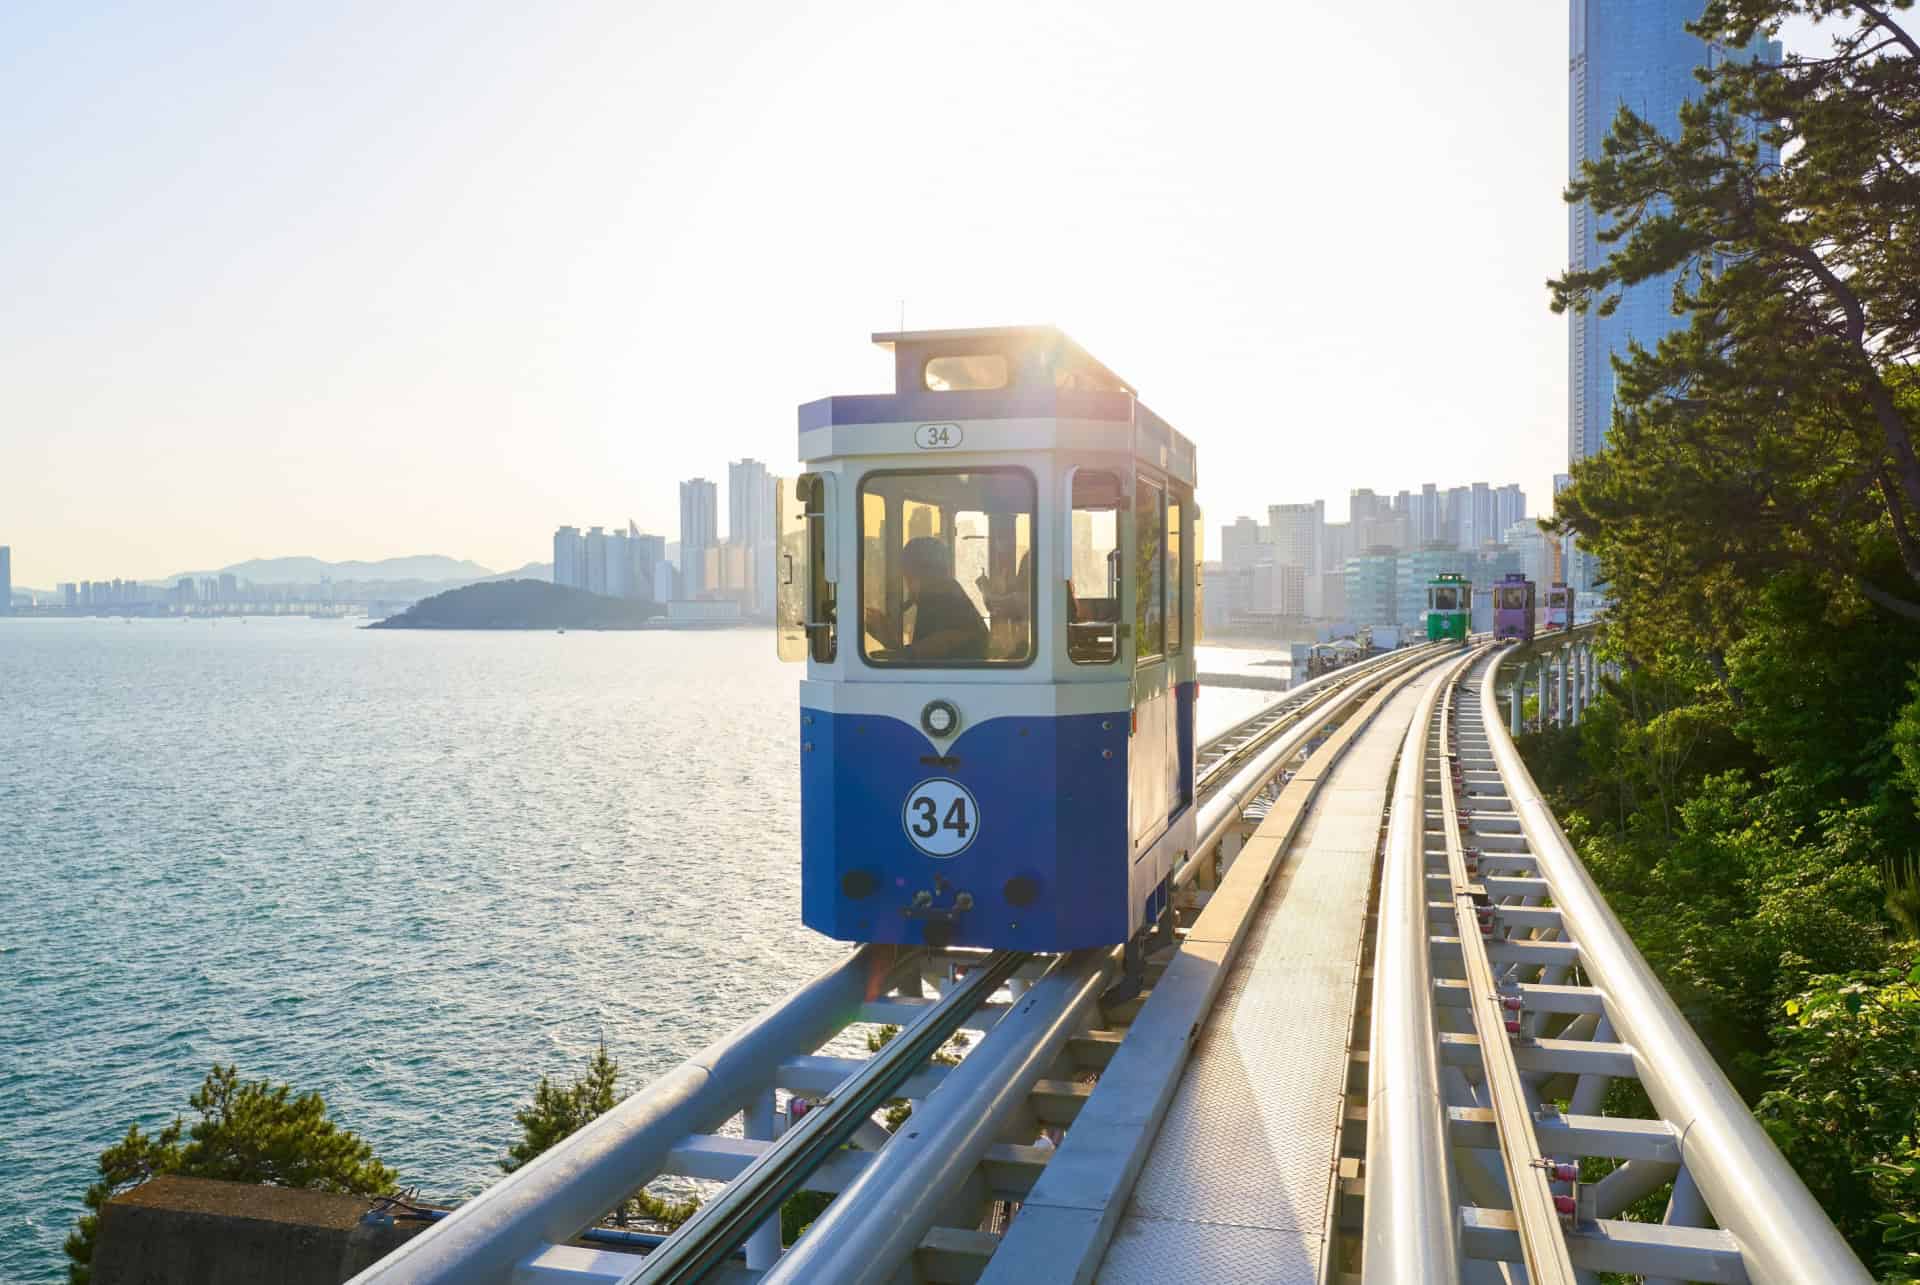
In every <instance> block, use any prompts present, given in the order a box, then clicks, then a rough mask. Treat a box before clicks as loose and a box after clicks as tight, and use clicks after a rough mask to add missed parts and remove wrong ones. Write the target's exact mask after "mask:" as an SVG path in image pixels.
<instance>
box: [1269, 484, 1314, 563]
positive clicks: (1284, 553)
mask: <svg viewBox="0 0 1920 1285" xmlns="http://www.w3.org/2000/svg"><path fill="white" fill-rule="evenodd" d="M1326 525H1327V502H1326V501H1325V500H1315V501H1313V502H1312V503H1311V504H1269V505H1268V506H1267V542H1268V543H1269V544H1271V545H1272V546H1273V561H1274V564H1275V565H1276V566H1282V567H1299V568H1300V569H1301V571H1303V572H1305V573H1307V574H1313V573H1315V572H1318V571H1319V570H1320V565H1321V557H1322V552H1321V543H1322V539H1321V537H1322V534H1323V532H1324V531H1325V529H1326Z"/></svg>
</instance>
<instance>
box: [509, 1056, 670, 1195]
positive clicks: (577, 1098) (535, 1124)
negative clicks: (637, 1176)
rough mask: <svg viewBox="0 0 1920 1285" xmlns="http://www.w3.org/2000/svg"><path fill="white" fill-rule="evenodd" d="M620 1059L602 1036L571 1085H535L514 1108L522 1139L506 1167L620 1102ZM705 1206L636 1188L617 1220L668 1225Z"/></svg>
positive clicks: (530, 1157) (546, 1082) (524, 1160)
mask: <svg viewBox="0 0 1920 1285" xmlns="http://www.w3.org/2000/svg"><path fill="white" fill-rule="evenodd" d="M619 1082H620V1064H619V1063H618V1062H616V1061H614V1060H613V1058H612V1057H610V1056H609V1055H608V1053H607V1044H606V1041H605V1040H602V1041H601V1042H600V1044H599V1045H598V1046H597V1047H596V1048H595V1049H594V1051H593V1056H592V1057H590V1058H588V1059H587V1068H586V1070H585V1071H584V1072H582V1073H581V1074H580V1075H579V1076H577V1077H575V1079H574V1080H573V1081H572V1082H571V1083H569V1084H567V1085H564V1086H562V1085H557V1084H555V1083H554V1082H553V1081H551V1080H549V1079H548V1078H547V1077H546V1076H544V1075H543V1076H541V1077H540V1083H538V1084H536V1085H534V1086H533V1101H531V1102H529V1103H527V1105H526V1106H524V1107H521V1108H520V1109H519V1110H518V1111H515V1112H514V1113H513V1118H514V1120H515V1121H516V1122H518V1123H519V1125H520V1141H518V1142H516V1143H514V1144H513V1145H512V1146H511V1147H509V1148H508V1149H507V1154H506V1158H505V1159H503V1160H501V1161H500V1168H501V1171H502V1172H504V1173H512V1172H513V1171H514V1170H516V1169H518V1168H520V1167H521V1166H523V1165H525V1164H528V1163H529V1162H531V1161H532V1160H533V1159H534V1158H535V1157H537V1156H539V1155H541V1154H542V1153H544V1152H546V1151H547V1150H548V1149H549V1148H551V1147H553V1146H555V1145H556V1144H558V1143H559V1142H561V1141H562V1140H564V1139H566V1138H568V1137H571V1136H572V1135H573V1134H575V1133H578V1132H579V1131H580V1130H581V1129H584V1128H586V1127H587V1126H588V1125H590V1124H592V1123H593V1122H594V1121H595V1120H598V1119H599V1118H600V1117H601V1116H603V1115H605V1114H606V1113H607V1112H609V1111H611V1110H613V1108H614V1107H615V1106H616V1105H618V1103H619V1101H620V1092H619ZM699 1208H700V1202H699V1200H698V1199H691V1200H674V1199H672V1198H670V1197H665V1196H659V1195H656V1194H654V1193H653V1192H650V1191H645V1190H642V1191H637V1192H635V1193H634V1194H633V1195H631V1196H629V1197H628V1198H627V1199H626V1200H625V1201H624V1202H622V1203H621V1205H620V1207H619V1208H617V1209H615V1210H614V1211H613V1215H612V1217H613V1220H614V1221H615V1222H616V1223H622V1224H624V1223H626V1222H628V1221H629V1220H631V1219H635V1218H638V1219H642V1220H644V1221H646V1222H650V1223H656V1224H658V1225H660V1226H664V1227H678V1226H679V1225H680V1224H681V1223H683V1222H685V1221H687V1219H689V1218H691V1217H693V1214H694V1211H695V1210H697V1209H699Z"/></svg>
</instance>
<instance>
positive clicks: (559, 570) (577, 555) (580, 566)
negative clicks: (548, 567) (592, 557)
mask: <svg viewBox="0 0 1920 1285" xmlns="http://www.w3.org/2000/svg"><path fill="white" fill-rule="evenodd" d="M553 582H554V583H555V584H557V585H565V586H566V587H567V588H569V589H584V588H586V587H587V537H585V536H584V535H582V534H580V528H579V527H577V526H563V527H561V528H560V529H559V530H557V531H555V532H554V533H553Z"/></svg>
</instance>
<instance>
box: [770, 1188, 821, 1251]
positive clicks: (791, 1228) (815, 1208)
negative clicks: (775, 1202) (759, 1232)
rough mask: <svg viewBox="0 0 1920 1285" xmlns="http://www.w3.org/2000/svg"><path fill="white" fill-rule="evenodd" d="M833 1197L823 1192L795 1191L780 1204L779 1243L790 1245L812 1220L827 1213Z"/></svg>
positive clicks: (810, 1224)
mask: <svg viewBox="0 0 1920 1285" xmlns="http://www.w3.org/2000/svg"><path fill="white" fill-rule="evenodd" d="M832 1203H833V1196H832V1194H831V1193H829V1192H825V1191H796V1192H794V1193H793V1194H792V1195H791V1196H788V1197H787V1198H786V1199H785V1200H784V1201H782V1202H781V1204H780V1243H781V1244H782V1245H791V1244H793V1242H794V1241H796V1240H799V1239H800V1233H801V1232H803V1231H805V1230H806V1229H807V1228H809V1227H811V1226H813V1221H814V1219H816V1218H818V1217H819V1216H820V1215H821V1214H824V1213H825V1212H827V1206H828V1205H831V1204H832Z"/></svg>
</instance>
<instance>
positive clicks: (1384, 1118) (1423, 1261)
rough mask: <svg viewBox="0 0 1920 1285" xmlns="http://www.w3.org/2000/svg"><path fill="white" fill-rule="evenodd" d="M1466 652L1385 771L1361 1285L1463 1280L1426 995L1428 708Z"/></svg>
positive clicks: (1433, 695)
mask: <svg viewBox="0 0 1920 1285" xmlns="http://www.w3.org/2000/svg"><path fill="white" fill-rule="evenodd" d="M1470 659H1471V658H1470V657H1467V658H1462V659H1461V660H1460V661H1458V662H1456V663H1455V665H1454V666H1453V668H1452V669H1450V670H1449V671H1448V672H1447V673H1446V674H1445V675H1443V676H1442V677H1441V679H1440V681H1439V682H1437V683H1435V684H1434V685H1433V687H1432V688H1430V689H1429V690H1428V691H1427V693H1426V694H1425V695H1424V696H1423V697H1421V700H1420V705H1419V708H1418V709H1417V710H1416V711H1415V712H1414V716H1413V721H1412V722H1411V723H1409V724H1408V725H1407V734H1406V738H1405V739H1404V740H1403V741H1402V742H1401V745H1400V761H1399V765H1398V766H1397V767H1396V768H1395V769H1394V783H1393V804H1392V808H1391V811H1390V812H1389V814H1388V823H1387V846H1386V860H1385V868H1384V869H1383V870H1382V872H1381V876H1380V910H1379V925H1380V927H1379V940H1378V944H1377V947H1376V954H1375V958H1374V970H1373V979H1374V980H1373V1017H1372V1023H1371V1028H1372V1033H1371V1036H1370V1038H1369V1045H1368V1055H1367V1056H1368V1061H1367V1168H1366V1174H1367V1195H1366V1206H1365V1212H1364V1215H1363V1222H1362V1232H1361V1236H1362V1246H1363V1248H1362V1252H1361V1271H1362V1280H1363V1281H1364V1282H1366V1285H1455V1283H1456V1282H1458V1281H1459V1279H1460V1247H1459V1242H1458V1240H1457V1239H1456V1235H1455V1227H1454V1208H1455V1205H1456V1204H1457V1201H1456V1200H1455V1198H1454V1194H1453V1167H1452V1165H1451V1164H1450V1163H1449V1161H1448V1156H1447V1116H1446V1109H1445V1106H1444V1104H1443V1103H1442V1102H1441V1100H1440V1058H1439V1051H1438V1039H1437V1034H1438V1033H1437V1032H1436V1030H1435V1028H1434V1020H1433V1003H1432V1000H1431V998H1430V996H1431V995H1432V992H1433V981H1434V979H1433V964H1432V959H1431V953H1430V951H1429V949H1428V946H1427V887H1426V884H1427V855H1426V824H1427V814H1426V774H1427V771H1426V765H1427V742H1428V740H1429V739H1430V738H1431V736H1432V729H1433V713H1434V710H1435V708H1436V707H1437V706H1438V704H1439V701H1440V699H1441V696H1442V695H1443V694H1444V692H1445V691H1446V688H1447V686H1448V684H1449V683H1450V682H1451V681H1452V679H1453V678H1454V677H1455V676H1457V675H1458V674H1459V673H1460V672H1461V671H1462V670H1463V669H1464V668H1465V666H1466V665H1467V664H1468V663H1469V662H1470Z"/></svg>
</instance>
